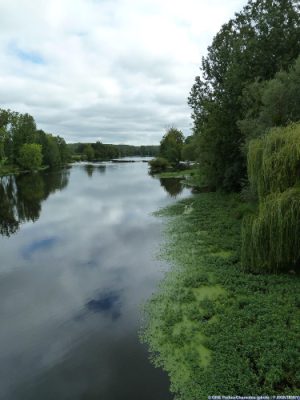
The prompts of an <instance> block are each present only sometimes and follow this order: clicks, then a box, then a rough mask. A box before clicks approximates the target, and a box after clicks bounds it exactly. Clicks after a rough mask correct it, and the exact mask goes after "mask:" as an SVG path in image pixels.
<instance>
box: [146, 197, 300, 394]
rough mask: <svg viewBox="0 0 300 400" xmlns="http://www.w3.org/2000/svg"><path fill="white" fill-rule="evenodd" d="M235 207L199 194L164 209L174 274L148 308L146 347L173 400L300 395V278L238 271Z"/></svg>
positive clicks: (165, 253) (165, 251)
mask: <svg viewBox="0 0 300 400" xmlns="http://www.w3.org/2000/svg"><path fill="white" fill-rule="evenodd" d="M241 207H242V208H244V207H246V206H245V205H244V204H243V203H241V202H240V201H239V198H238V196H232V195H220V194H215V193H204V194H201V195H198V196H193V197H192V198H190V199H185V200H183V201H181V202H178V203H176V204H175V205H174V206H171V207H169V208H167V209H164V210H162V211H161V212H160V215H162V216H165V217H169V216H170V217H171V218H169V219H168V226H167V232H166V233H167V240H166V242H165V244H164V246H163V248H162V251H161V256H162V257H163V258H164V259H166V260H168V261H169V262H170V263H172V269H171V271H170V272H168V273H167V274H166V276H165V279H164V280H163V282H162V283H161V285H160V288H159V289H158V291H157V292H156V294H154V296H153V297H152V299H151V301H150V302H149V303H148V304H147V306H146V311H145V321H144V330H143V340H144V341H145V342H146V343H147V344H148V346H149V349H150V352H151V357H152V360H153V362H154V363H155V365H157V366H160V367H162V368H163V369H165V370H166V371H167V372H168V374H169V377H170V381H171V390H172V391H173V392H174V393H175V394H176V398H178V399H182V400H183V399H184V400H204V399H207V396H212V395H223V396H224V395H232V394H233V393H234V394H235V395H240V396H249V393H251V395H261V396H262V395H270V396H271V395H299V394H300V391H299V387H300V376H299V374H298V371H299V367H300V365H299V350H300V349H299V336H300V322H299V321H300V315H299V307H298V306H299V304H300V297H299V294H300V290H299V289H300V280H299V276H298V275H292V274H286V275H272V274H268V275H253V274H250V273H246V272H245V271H243V270H241V268H240V263H239V258H240V229H241V221H240V219H237V218H236V214H237V213H238V212H239V211H240V209H241ZM298 236H299V235H298Z"/></svg>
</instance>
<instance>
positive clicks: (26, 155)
mask: <svg viewBox="0 0 300 400" xmlns="http://www.w3.org/2000/svg"><path fill="white" fill-rule="evenodd" d="M42 159H43V156H42V146H41V145H40V144H36V143H30V144H29V143H26V144H23V146H22V147H21V149H20V152H19V158H18V163H19V165H20V166H21V167H22V168H25V169H29V170H34V169H37V168H39V167H40V166H41V165H42Z"/></svg>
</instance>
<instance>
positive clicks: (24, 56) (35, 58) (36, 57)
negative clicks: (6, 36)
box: [10, 43, 45, 64]
mask: <svg viewBox="0 0 300 400" xmlns="http://www.w3.org/2000/svg"><path fill="white" fill-rule="evenodd" d="M10 51H11V52H12V53H13V54H14V55H15V56H16V57H18V58H19V59H20V60H22V61H25V62H30V63H32V64H45V60H44V59H43V57H42V56H41V55H40V54H39V53H37V52H34V51H27V50H24V49H21V48H20V47H19V46H18V45H16V44H15V43H13V44H11V45H10Z"/></svg>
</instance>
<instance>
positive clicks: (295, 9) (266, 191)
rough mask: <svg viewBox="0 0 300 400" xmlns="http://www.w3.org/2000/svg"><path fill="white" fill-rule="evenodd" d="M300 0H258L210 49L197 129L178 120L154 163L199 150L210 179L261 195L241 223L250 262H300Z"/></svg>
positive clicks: (200, 80) (198, 96)
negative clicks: (186, 131) (185, 129)
mask: <svg viewBox="0 0 300 400" xmlns="http://www.w3.org/2000/svg"><path fill="white" fill-rule="evenodd" d="M299 38H300V4H299V1H295V0H249V1H248V3H247V5H246V6H245V7H244V8H243V9H242V11H241V12H239V13H236V14H235V16H234V18H232V19H230V20H229V21H228V22H227V23H225V24H224V25H223V26H222V27H221V29H220V31H219V32H218V33H217V34H216V35H215V37H214V39H213V41H212V44H211V45H210V46H209V47H208V53H207V56H206V57H203V58H202V64H201V67H200V75H199V76H197V77H196V78H195V82H194V84H193V86H192V89H191V91H190V94H189V97H188V104H189V105H190V106H191V108H192V121H193V130H192V135H191V136H189V137H188V138H186V139H184V137H183V134H182V132H180V131H178V130H177V129H175V128H171V129H169V130H168V131H167V132H166V134H165V135H164V136H163V138H162V140H161V143H160V156H161V157H160V158H158V159H156V160H153V161H152V163H151V167H152V169H156V170H159V169H160V170H161V169H166V168H167V167H168V165H170V164H171V165H173V166H174V165H175V166H176V164H177V165H178V163H179V161H180V160H182V159H189V160H196V161H197V164H198V166H199V173H200V175H201V177H203V178H204V181H205V186H206V187H208V188H209V189H211V190H222V191H227V192H236V191H238V192H241V195H242V197H243V198H244V199H246V200H247V201H249V202H253V203H254V204H256V211H255V212H253V213H252V214H251V215H249V216H247V218H245V219H244V222H243V230H242V264H243V266H244V267H245V268H247V269H250V270H252V271H255V272H257V271H258V270H264V271H270V272H271V271H278V270H284V269H287V268H288V267H289V268H298V267H299V265H300V242H299V239H298V238H299V237H300V235H299V232H300V217H299V216H300V189H299V187H300V175H299V166H300V39H299Z"/></svg>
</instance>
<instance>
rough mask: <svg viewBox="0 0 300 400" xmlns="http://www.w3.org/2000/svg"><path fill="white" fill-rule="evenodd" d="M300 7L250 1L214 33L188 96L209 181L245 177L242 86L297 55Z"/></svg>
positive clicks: (227, 184) (233, 185) (276, 0)
mask: <svg viewBox="0 0 300 400" xmlns="http://www.w3.org/2000/svg"><path fill="white" fill-rule="evenodd" d="M299 10H300V5H299V2H298V1H295V0H249V1H248V4H247V5H246V6H245V7H244V8H243V10H242V11H241V12H240V13H238V14H236V15H235V18H234V19H231V20H230V21H229V22H228V23H226V24H224V25H223V26H222V28H221V30H220V31H219V32H218V33H217V35H216V36H215V37H214V39H213V42H212V45H211V46H210V47H209V48H208V55H207V57H205V58H203V60H202V66H201V72H202V77H201V78H200V77H196V79H195V84H194V85H193V87H192V90H191V92H190V96H189V100H188V102H189V105H190V106H191V108H192V118H193V120H194V135H195V136H197V148H198V151H199V160H200V164H201V166H202V168H203V169H204V170H205V173H206V175H207V178H208V180H209V181H210V183H211V184H212V185H215V186H217V187H221V188H224V189H227V190H233V189H239V187H240V184H241V181H242V179H243V178H244V177H245V175H246V160H245V154H244V153H243V151H242V150H241V149H242V147H243V146H242V145H243V143H244V137H243V135H242V132H241V131H240V129H239V126H238V124H237V121H238V120H241V119H243V107H242V94H243V91H244V89H245V87H246V86H247V85H249V84H250V83H253V82H254V81H255V79H258V81H263V80H269V79H272V78H273V77H274V75H275V73H276V72H277V71H279V70H280V69H282V70H287V69H288V68H289V66H290V65H291V63H292V62H293V61H294V60H295V59H296V57H297V56H298V55H299V53H300V41H299V36H300V13H299Z"/></svg>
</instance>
